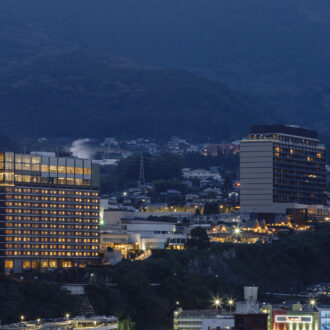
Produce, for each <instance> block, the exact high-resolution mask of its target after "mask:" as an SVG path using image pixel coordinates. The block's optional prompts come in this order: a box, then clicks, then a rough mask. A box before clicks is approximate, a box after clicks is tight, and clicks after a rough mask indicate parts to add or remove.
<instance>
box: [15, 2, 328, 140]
mask: <svg viewBox="0 0 330 330" xmlns="http://www.w3.org/2000/svg"><path fill="white" fill-rule="evenodd" d="M10 6H11V7H12V8H14V9H15V10H16V12H24V13H25V14H26V15H30V17H33V18H35V19H36V20H37V21H40V22H42V23H43V24H46V25H47V26H49V27H52V28H53V29H54V30H56V31H58V33H61V34H63V35H66V36H67V37H68V38H72V39H74V40H79V41H80V42H82V43H84V44H85V45H88V46H90V47H93V48H95V49H98V51H104V52H107V51H108V50H109V49H111V50H113V49H116V50H117V51H118V53H121V54H123V55H125V56H127V57H129V58H133V59H134V60H136V61H138V62H142V63H147V64H150V65H156V66H166V67H169V68H171V67H175V68H180V69H188V70H191V71H192V72H197V73H199V74H203V75H206V76H209V77H213V78H217V79H220V80H221V81H224V82H225V83H227V84H229V85H230V86H231V87H232V88H234V89H240V90H243V91H245V92H247V93H249V94H251V95H257V96H258V97H261V98H262V99H263V100H264V101H265V102H267V103H268V104H271V105H272V107H273V108H276V109H278V110H277V111H282V112H283V113H284V114H285V116H286V119H287V120H288V121H290V122H292V123H296V124H302V125H308V126H311V127H313V128H316V129H318V130H320V131H321V132H322V133H324V134H327V135H329V130H328V126H329V122H330V115H329V113H330V111H329V110H330V101H329V100H330V78H329V75H328V71H329V68H330V39H329V37H328V36H329V33H330V16H329V12H330V2H329V1H328V0H315V1H310V0H289V1H288V0H278V1H273V0H232V1H228V0H180V1H177V0H167V1H160V0H126V1H121V0H113V1H108V0H97V1H86V0H68V1H64V0H58V1H49V0H34V1H33V2H26V1H24V0H21V1H20V0H16V1H14V4H13V2H11V3H10ZM319 118H320V119H321V120H318V119H319Z"/></svg>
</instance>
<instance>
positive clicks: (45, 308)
mask: <svg viewBox="0 0 330 330" xmlns="http://www.w3.org/2000/svg"><path fill="white" fill-rule="evenodd" d="M78 309H79V301H78V299H77V298H76V296H72V295H70V294H69V293H68V292H66V291H63V290H61V289H60V287H59V286H57V285H54V284H46V283H43V282H40V281H37V280H28V281H21V280H15V279H12V278H10V277H8V276H1V277H0V320H1V323H2V324H6V323H12V322H19V321H20V316H21V315H24V317H25V319H26V320H35V319H37V318H49V317H52V318H53V317H54V318H55V317H56V318H57V317H64V316H65V314H66V313H70V314H72V315H75V314H76V313H78Z"/></svg>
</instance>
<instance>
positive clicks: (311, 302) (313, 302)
mask: <svg viewBox="0 0 330 330" xmlns="http://www.w3.org/2000/svg"><path fill="white" fill-rule="evenodd" d="M309 304H310V305H311V306H312V307H314V306H315V305H316V300H315V299H311V300H310V301H309Z"/></svg>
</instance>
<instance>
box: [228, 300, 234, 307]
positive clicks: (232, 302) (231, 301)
mask: <svg viewBox="0 0 330 330" xmlns="http://www.w3.org/2000/svg"><path fill="white" fill-rule="evenodd" d="M234 304H235V301H234V299H228V305H229V306H230V307H232V306H233V305H234Z"/></svg>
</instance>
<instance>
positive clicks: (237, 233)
mask: <svg viewBox="0 0 330 330" xmlns="http://www.w3.org/2000/svg"><path fill="white" fill-rule="evenodd" d="M240 233H241V228H239V227H235V228H234V234H235V235H239V234H240Z"/></svg>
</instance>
